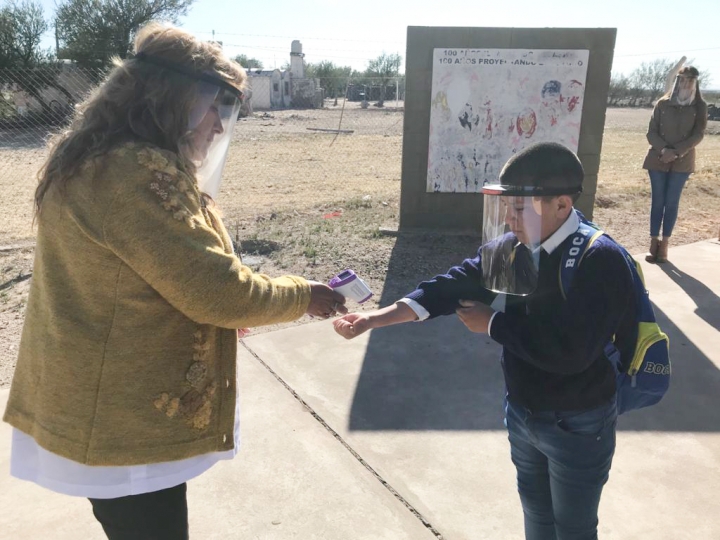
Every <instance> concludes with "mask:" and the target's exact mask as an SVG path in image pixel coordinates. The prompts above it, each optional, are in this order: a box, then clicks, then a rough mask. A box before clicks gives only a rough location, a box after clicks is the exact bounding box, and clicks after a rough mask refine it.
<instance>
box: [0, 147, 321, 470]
mask: <svg viewBox="0 0 720 540" xmlns="http://www.w3.org/2000/svg"><path fill="white" fill-rule="evenodd" d="M309 301H310V287H309V284H308V283H307V282H306V281H305V280H304V279H302V278H298V277H292V276H286V277H281V278H277V279H271V278H269V277H267V276H264V275H260V274H254V273H253V272H252V271H251V270H250V269H249V268H248V267H246V266H243V265H242V263H241V262H240V260H239V259H238V258H237V257H236V256H235V255H234V254H233V250H232V244H231V241H230V238H229V237H228V234H227V231H226V230H225V229H224V227H223V226H222V223H221V222H220V220H219V219H217V218H215V217H214V215H213V214H212V213H210V212H209V211H208V209H206V208H205V207H204V205H203V204H202V203H201V197H200V194H199V193H198V190H197V185H196V182H195V181H194V179H192V178H191V177H189V176H188V175H186V174H184V173H183V172H181V171H180V170H178V168H177V160H176V156H175V155H174V154H172V153H170V152H166V151H162V150H159V149H157V148H154V147H150V146H147V145H141V144H127V145H124V146H122V147H119V148H118V149H116V150H114V151H112V152H111V153H109V154H108V155H107V156H105V158H104V159H103V160H101V163H97V164H96V165H95V166H85V167H83V172H82V173H81V174H78V175H77V176H76V177H75V178H73V179H72V180H71V181H70V182H68V184H67V185H66V187H65V188H64V189H63V190H60V189H59V188H57V187H54V186H53V187H51V188H50V190H49V191H48V192H47V194H46V196H45V198H44V200H43V203H42V211H41V213H40V216H39V222H38V235H37V247H36V252H35V265H34V272H33V280H32V285H31V288H30V297H29V300H28V305H27V311H26V315H25V325H24V328H23V333H22V339H21V343H20V353H19V357H18V362H17V368H16V371H15V376H14V379H13V382H12V388H11V390H10V397H9V401H8V405H7V409H6V412H5V417H4V420H5V421H6V422H8V423H10V424H11V425H13V426H14V427H16V428H17V429H19V430H21V431H23V432H25V433H27V434H29V435H31V436H32V437H34V439H35V440H36V441H37V442H38V444H40V446H42V447H43V448H45V449H47V450H49V451H51V452H53V453H55V454H58V455H60V456H63V457H66V458H68V459H71V460H74V461H77V462H79V463H84V464H88V465H137V464H147V463H155V462H161V461H172V460H179V459H184V458H188V457H191V456H195V455H199V454H203V453H208V452H216V451H224V450H228V449H231V448H232V447H233V426H234V416H235V400H236V388H235V386H236V385H235V380H236V372H235V369H236V367H235V357H236V352H237V333H236V329H237V328H242V327H252V326H260V325H265V324H271V323H279V322H283V321H291V320H294V319H297V318H299V317H301V316H302V315H303V313H304V312H305V311H306V310H307V307H308V304H309Z"/></svg>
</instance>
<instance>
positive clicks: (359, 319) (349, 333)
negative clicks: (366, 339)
mask: <svg viewBox="0 0 720 540" xmlns="http://www.w3.org/2000/svg"><path fill="white" fill-rule="evenodd" d="M333 327H335V331H336V332H337V333H338V334H340V335H341V336H342V337H344V338H345V339H352V338H354V337H358V336H359V335H360V334H363V333H365V332H367V331H368V330H370V317H368V315H367V314H364V313H348V314H347V315H345V316H344V317H341V318H339V319H335V320H334V321H333Z"/></svg>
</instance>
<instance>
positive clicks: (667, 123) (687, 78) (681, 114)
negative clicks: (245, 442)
mask: <svg viewBox="0 0 720 540" xmlns="http://www.w3.org/2000/svg"><path fill="white" fill-rule="evenodd" d="M698 75H699V72H698V70H697V69H695V68H694V67H690V66H687V67H684V68H682V69H681V70H680V71H679V73H678V75H677V78H676V80H675V85H674V87H673V88H672V89H671V90H670V92H668V94H667V95H665V96H664V97H662V98H660V99H659V100H658V102H657V104H656V105H655V108H654V109H653V114H652V118H651V119H650V126H649V128H648V132H647V139H648V142H649V143H650V148H649V150H648V153H647V156H646V157H645V162H644V163H643V168H644V169H647V171H648V174H649V175H650V184H651V187H652V206H651V209H650V250H649V252H648V254H647V255H646V257H645V260H646V261H648V262H657V263H664V262H666V261H667V257H668V244H669V241H670V236H671V235H672V232H673V228H674V227H675V221H676V220H677V216H678V209H679V205H680V195H681V194H682V190H683V187H684V186H685V182H686V181H687V179H688V178H689V177H690V174H692V173H693V172H695V147H696V146H697V145H698V144H700V141H702V139H703V137H704V135H705V128H706V127H707V103H705V102H704V101H703V99H702V96H701V95H700V86H699V85H698ZM661 227H662V239H661V238H660V229H661Z"/></svg>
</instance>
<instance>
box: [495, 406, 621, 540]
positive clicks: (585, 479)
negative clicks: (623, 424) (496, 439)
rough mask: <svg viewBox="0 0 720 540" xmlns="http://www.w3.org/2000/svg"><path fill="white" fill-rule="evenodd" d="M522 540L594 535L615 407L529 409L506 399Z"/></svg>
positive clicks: (582, 539) (578, 539)
mask: <svg viewBox="0 0 720 540" xmlns="http://www.w3.org/2000/svg"><path fill="white" fill-rule="evenodd" d="M505 411H506V414H505V422H506V424H507V428H508V434H509V439H510V453H511V456H512V461H513V463H514V464H515V467H516V468H517V483H518V491H519V492H520V502H521V503H522V507H523V513H524V516H525V538H526V539H527V540H595V539H597V525H598V517H597V513H598V505H599V504H600V494H601V493H602V490H603V486H604V485H605V483H606V482H607V480H608V477H609V473H610V465H611V464H612V458H613V454H614V453H615V425H616V423H617V408H616V405H615V399H613V400H612V402H611V403H608V404H606V405H603V406H601V407H598V408H596V409H590V410H586V411H573V412H552V411H543V412H535V413H533V412H531V411H529V410H528V409H525V408H524V407H519V406H517V405H513V404H511V403H509V402H506V407H505Z"/></svg>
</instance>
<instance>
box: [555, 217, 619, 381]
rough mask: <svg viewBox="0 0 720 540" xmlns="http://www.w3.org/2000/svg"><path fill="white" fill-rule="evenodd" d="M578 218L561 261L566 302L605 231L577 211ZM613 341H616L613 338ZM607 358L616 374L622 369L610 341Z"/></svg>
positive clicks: (617, 352) (606, 350)
mask: <svg viewBox="0 0 720 540" xmlns="http://www.w3.org/2000/svg"><path fill="white" fill-rule="evenodd" d="M576 212H577V214H578V217H579V218H580V225H579V227H578V230H577V231H576V232H575V233H573V235H572V236H571V240H570V247H569V248H568V249H566V250H565V251H564V252H563V254H562V257H561V259H560V268H559V270H558V272H559V276H558V278H559V281H560V293H561V294H562V296H563V299H564V300H567V292H568V291H569V290H570V284H571V283H572V280H573V278H574V277H575V271H576V270H577V269H578V267H579V266H580V263H581V262H582V260H583V257H585V253H587V250H588V248H589V247H590V246H592V245H593V243H594V242H595V240H597V239H598V238H600V237H601V236H602V235H603V234H605V232H604V231H602V230H601V229H599V228H598V227H597V226H596V225H595V224H594V223H591V222H590V221H587V220H586V219H585V216H583V215H582V214H581V213H580V212H578V211H577V210H576ZM613 339H615V338H614V337H613ZM603 351H604V353H605V356H606V357H607V359H608V360H610V363H611V364H612V365H613V367H614V368H615V370H616V373H617V372H618V371H619V370H620V369H621V359H620V351H619V350H618V348H617V347H616V346H615V343H614V342H613V341H609V342H608V343H607V344H606V345H605V347H604V349H603Z"/></svg>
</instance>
